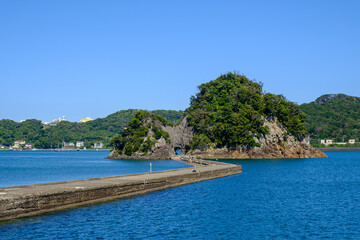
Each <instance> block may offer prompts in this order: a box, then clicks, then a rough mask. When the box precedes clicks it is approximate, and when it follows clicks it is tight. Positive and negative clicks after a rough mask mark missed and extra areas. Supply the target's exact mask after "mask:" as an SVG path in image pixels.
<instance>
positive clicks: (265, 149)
mask: <svg viewBox="0 0 360 240" xmlns="http://www.w3.org/2000/svg"><path fill="white" fill-rule="evenodd" d="M264 124H265V125H266V126H268V127H269V134H267V135H263V136H262V137H261V138H260V139H257V142H258V143H260V144H261V146H260V147H253V148H249V147H246V146H238V147H236V148H233V149H228V148H226V147H224V148H211V147H209V148H207V149H205V150H194V151H190V144H191V140H192V136H193V131H192V128H191V127H189V126H188V124H187V118H186V117H185V118H184V119H183V120H182V121H181V123H180V124H179V125H178V126H175V127H171V126H162V129H163V130H164V131H166V132H168V133H169V136H170V140H171V142H170V143H167V142H166V141H165V140H164V139H163V138H160V139H159V140H158V141H157V142H156V144H155V146H154V147H153V148H152V150H151V152H149V153H148V154H146V155H142V154H137V153H134V154H132V155H131V156H126V155H119V154H118V153H116V152H115V151H113V152H111V153H110V155H109V156H108V158H111V159H170V158H171V156H172V155H174V154H175V151H176V150H181V151H182V153H183V154H184V155H193V156H195V157H197V158H205V159H217V158H220V159H221V158H223V159H224V158H228V159H245V158H323V157H327V156H326V155H325V154H324V153H323V152H321V151H320V150H318V149H315V148H313V147H312V146H311V145H310V143H309V141H308V139H304V140H303V141H301V142H300V141H297V140H296V139H295V138H294V137H293V136H287V137H286V129H284V128H283V127H281V126H280V125H279V124H278V123H277V120H276V118H266V119H265V121H264Z"/></svg>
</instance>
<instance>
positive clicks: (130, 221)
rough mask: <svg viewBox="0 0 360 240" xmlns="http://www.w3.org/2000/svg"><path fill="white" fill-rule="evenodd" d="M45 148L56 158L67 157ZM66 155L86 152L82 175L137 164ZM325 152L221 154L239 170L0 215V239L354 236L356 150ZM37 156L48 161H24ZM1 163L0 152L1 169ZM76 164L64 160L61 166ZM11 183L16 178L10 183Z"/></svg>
mask: <svg viewBox="0 0 360 240" xmlns="http://www.w3.org/2000/svg"><path fill="white" fill-rule="evenodd" d="M0 154H3V153H0ZM22 154H24V155H23V156H22V157H20V156H19V158H16V161H17V165H21V163H22V161H23V162H24V165H25V166H28V167H29V166H32V164H31V163H27V161H29V160H28V159H30V158H31V157H29V156H31V154H32V153H22ZM49 154H50V155H51V154H53V155H52V156H53V157H54V158H56V159H57V160H56V161H55V162H61V161H64V160H63V159H66V158H64V157H65V156H67V155H66V153H60V152H59V153H49ZM73 154H79V155H78V156H79V157H80V156H82V154H84V158H85V159H86V158H90V159H92V160H89V166H88V167H87V166H86V160H81V162H82V163H77V164H79V165H80V166H82V167H83V168H84V171H83V172H81V173H80V174H79V175H78V177H86V176H87V171H89V175H88V177H93V176H94V172H101V173H103V174H106V173H107V171H109V172H108V173H109V175H113V174H114V172H117V173H120V172H121V170H120V169H121V167H119V168H120V169H112V168H116V167H115V166H116V164H119V165H120V166H121V164H122V162H124V163H126V164H130V165H132V164H133V165H134V168H137V167H138V166H137V165H138V164H139V163H138V162H131V161H130V162H129V161H125V160H124V161H122V160H119V161H118V162H116V163H112V162H111V163H108V164H110V165H111V166H112V167H106V166H107V164H106V163H104V164H100V162H101V161H110V160H106V159H105V160H104V159H103V156H104V155H106V154H105V153H103V155H101V153H97V152H89V153H87V152H86V153H82V152H81V153H73ZM92 154H94V155H92ZM326 154H328V156H329V158H327V159H283V160H224V161H226V162H231V163H239V164H241V165H243V174H240V175H234V176H229V177H225V178H219V179H215V180H209V181H203V182H199V183H194V184H190V185H185V186H180V187H176V188H169V189H166V190H162V191H157V192H152V193H149V194H146V195H140V196H135V197H131V198H126V199H122V200H118V201H114V202H108V203H103V204H99V205H93V206H89V207H83V208H78V209H74V210H70V211H63V212H56V213H49V214H45V215H41V216H37V217H31V218H25V219H20V220H14V221H11V222H5V223H2V224H0V239H360V152H327V153H326ZM27 155H28V156H27ZM69 155H71V154H70V153H69ZM85 155H87V157H85ZM0 156H2V155H0ZM68 157H69V156H68ZM21 158H22V160H21ZM96 158H98V161H99V164H97V165H96V164H95V163H94V162H93V161H96ZM67 159H68V160H69V159H73V160H75V159H76V158H75V157H69V158H67ZM37 161H44V162H47V161H49V164H50V162H53V160H51V161H50V160H46V158H45V159H44V158H41V159H36V158H34V159H33V160H32V161H31V162H37ZM69 161H70V162H71V161H72V160H69ZM112 161H113V160H112ZM3 162H4V156H2V157H1V160H0V166H1V169H2V168H4V163H3ZM162 162H164V161H162ZM162 162H159V164H163V163H162ZM165 162H169V164H170V165H172V164H175V165H173V166H166V167H169V168H176V167H182V166H181V164H180V166H179V165H178V164H179V163H176V162H173V161H165ZM25 163H26V164H25ZM147 163H148V162H146V161H145V162H144V170H146V169H147V168H146V167H147V165H148V164H147ZM77 164H76V163H71V164H70V166H69V167H68V171H74V170H73V169H72V168H75V167H74V165H75V166H77ZM113 164H115V165H113ZM141 164H142V163H141ZM141 164H139V165H141ZM64 165H66V164H64ZM153 165H155V164H153ZM5 166H6V164H5ZM135 166H136V167H135ZM47 167H49V166H47ZM102 167H104V168H105V169H108V170H104V169H102ZM93 168H96V169H95V170H93ZM64 169H65V170H66V166H64ZM109 169H111V170H109ZM129 169H130V170H131V171H134V169H133V168H132V167H129ZM0 171H1V172H0V177H1V181H4V180H3V179H8V177H10V175H11V174H12V172H11V171H18V170H16V168H14V169H12V170H11V168H10V169H8V170H7V171H8V172H7V177H4V176H2V175H3V173H4V172H3V170H0ZM22 171H23V173H22V174H25V173H26V171H27V170H26V168H25V169H23V170H22ZM31 171H33V170H31V168H30V172H31ZM66 172H67V171H65V175H66V174H67V173H66ZM121 173H124V172H121ZM17 174H18V173H17ZM68 176H69V175H66V176H65V177H68ZM57 177H59V178H61V176H57ZM47 179H50V178H49V177H48V178H47ZM26 181H28V182H29V179H28V180H26ZM5 182H6V180H5ZM15 182H21V180H14V179H13V180H11V181H10V182H9V183H10V184H13V183H15Z"/></svg>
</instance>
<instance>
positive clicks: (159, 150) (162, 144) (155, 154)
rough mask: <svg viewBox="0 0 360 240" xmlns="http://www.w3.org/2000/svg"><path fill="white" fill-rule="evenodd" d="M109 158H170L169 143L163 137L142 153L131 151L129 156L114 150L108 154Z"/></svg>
mask: <svg viewBox="0 0 360 240" xmlns="http://www.w3.org/2000/svg"><path fill="white" fill-rule="evenodd" d="M107 158H109V159H139V160H140V159H154V160H155V159H170V158H171V149H170V146H169V144H168V143H167V142H166V141H165V139H164V138H160V139H159V140H158V141H157V142H156V143H155V146H154V147H153V148H152V149H151V151H150V152H149V153H147V154H146V155H143V154H141V153H133V154H132V155H130V156H127V155H125V154H119V153H117V152H116V151H112V152H111V153H110V154H109V156H108V157H107Z"/></svg>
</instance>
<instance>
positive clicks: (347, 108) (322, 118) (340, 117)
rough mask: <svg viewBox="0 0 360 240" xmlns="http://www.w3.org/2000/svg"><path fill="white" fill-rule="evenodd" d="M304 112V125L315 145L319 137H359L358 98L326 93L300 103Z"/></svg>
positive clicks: (359, 114)
mask: <svg viewBox="0 0 360 240" xmlns="http://www.w3.org/2000/svg"><path fill="white" fill-rule="evenodd" d="M300 109H301V111H303V112H304V113H306V118H305V127H306V129H307V131H308V132H309V134H310V136H311V138H312V144H314V145H317V144H319V143H320V139H332V140H334V141H336V142H348V140H349V139H355V140H356V141H357V142H358V141H359V137H360V98H359V97H355V96H349V95H346V94H326V95H323V96H321V97H319V98H317V99H316V100H315V101H313V102H310V103H304V104H302V105H300Z"/></svg>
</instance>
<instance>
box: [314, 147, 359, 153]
mask: <svg viewBox="0 0 360 240" xmlns="http://www.w3.org/2000/svg"><path fill="white" fill-rule="evenodd" d="M317 149H319V150H321V151H324V152H326V151H329V152H335V151H360V147H323V148H317Z"/></svg>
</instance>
